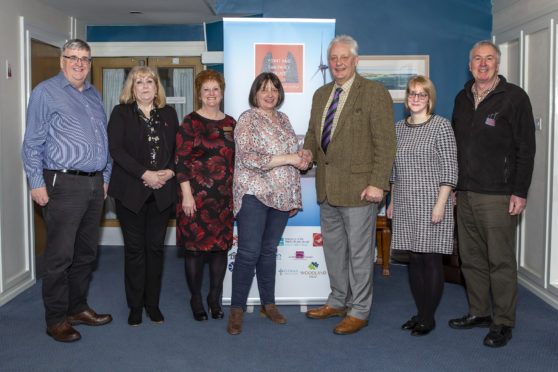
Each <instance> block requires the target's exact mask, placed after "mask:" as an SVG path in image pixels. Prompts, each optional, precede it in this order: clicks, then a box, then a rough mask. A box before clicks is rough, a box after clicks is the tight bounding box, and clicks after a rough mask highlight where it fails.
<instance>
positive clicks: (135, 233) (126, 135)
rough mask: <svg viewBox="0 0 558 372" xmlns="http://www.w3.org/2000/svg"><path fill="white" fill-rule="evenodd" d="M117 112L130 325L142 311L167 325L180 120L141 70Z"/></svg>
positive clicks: (116, 172)
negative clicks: (162, 300)
mask: <svg viewBox="0 0 558 372" xmlns="http://www.w3.org/2000/svg"><path fill="white" fill-rule="evenodd" d="M119 100H120V104H119V105H117V106H115V107H114V109H113V110H112V114H111V116H110V120H109V123H108V141H109V149H110V154H111V156H112V158H113V161H114V165H113V169H112V176H111V180H110V184H109V188H108V194H109V195H110V196H112V197H113V198H114V199H115V202H116V214H117V216H118V219H119V220H120V227H121V229H122V235H123V237H124V250H125V261H124V271H125V288H126V300H127V302H128V306H129V307H130V315H129V317H128V324H129V325H131V326H138V325H140V324H141V321H142V313H143V308H144V307H145V309H146V312H147V315H148V316H149V317H150V318H151V321H152V322H155V323H162V322H163V321H164V317H163V314H162V313H161V311H160V309H159V295H160V292H161V275H162V271H163V247H164V241H165V235H166V232H167V224H168V220H169V217H170V213H171V211H172V207H173V205H174V202H175V200H176V183H175V180H174V147H175V137H176V131H177V130H178V119H177V116H176V111H175V110H174V109H173V108H172V107H170V106H166V97H165V91H164V89H163V86H162V85H161V82H160V80H159V76H158V74H157V72H156V71H154V70H153V69H152V68H151V67H147V66H136V67H134V68H133V69H132V71H130V73H129V74H128V78H127V79H126V81H125V83H124V87H123V88H122V93H121V94H120V99H119Z"/></svg>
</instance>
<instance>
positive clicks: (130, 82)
mask: <svg viewBox="0 0 558 372" xmlns="http://www.w3.org/2000/svg"><path fill="white" fill-rule="evenodd" d="M138 76H149V77H151V78H152V79H153V80H154V81H155V85H156V86H157V91H156V92H155V98H154V99H153V103H154V104H155V105H156V106H157V107H163V106H165V105H166V103H167V96H166V94H165V89H164V88H163V86H162V85H161V82H160V81H159V74H157V71H155V70H154V69H152V68H151V67H149V66H136V67H134V68H133V69H132V71H130V73H129V74H128V77H127V78H126V81H125V82H124V86H123V87H122V92H121V93H120V97H119V98H118V101H119V102H120V103H121V104H125V103H133V102H135V101H136V97H135V96H134V81H136V79H137V77H138Z"/></svg>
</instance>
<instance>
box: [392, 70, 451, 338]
mask: <svg viewBox="0 0 558 372" xmlns="http://www.w3.org/2000/svg"><path fill="white" fill-rule="evenodd" d="M405 98H406V100H405V108H406V109H407V111H409V112H410V116H409V117H407V118H406V119H403V120H400V121H398V122H397V123H396V124H395V134H396V137H397V152H396V155H395V163H394V165H393V169H392V173H391V180H390V183H391V201H390V204H389V206H388V209H387V213H386V214H387V217H388V218H392V219H393V222H392V240H391V248H392V249H399V250H404V251H408V253H409V282H410V285H411V292H412V293H413V298H414V300H415V304H416V307H417V311H418V312H417V314H416V315H415V316H413V317H412V318H411V319H409V320H408V321H407V322H406V323H405V324H403V325H402V326H401V328H402V329H404V330H410V331H411V335H413V336H424V335H427V334H428V333H430V331H432V330H433V329H434V327H435V325H436V322H435V321H434V313H435V311H436V308H437V307H438V303H439V302H440V298H441V296H442V290H443V288H444V268H443V264H442V255H443V254H450V253H451V252H452V250H453V228H454V222H453V203H452V201H451V197H450V195H451V190H452V188H455V185H456V183H457V150H456V145H455V138H454V136H453V130H452V128H451V124H450V122H449V121H448V120H447V119H445V118H443V117H441V116H439V115H436V114H434V105H435V104H436V90H435V89H434V84H432V81H430V79H428V78H427V77H425V76H420V75H419V76H414V77H412V78H411V79H410V80H409V82H408V83H407V89H406V97H405Z"/></svg>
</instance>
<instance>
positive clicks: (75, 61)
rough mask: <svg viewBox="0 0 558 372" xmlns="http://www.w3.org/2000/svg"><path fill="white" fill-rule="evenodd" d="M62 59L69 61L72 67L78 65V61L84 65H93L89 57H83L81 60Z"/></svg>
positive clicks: (72, 58) (71, 57)
mask: <svg viewBox="0 0 558 372" xmlns="http://www.w3.org/2000/svg"><path fill="white" fill-rule="evenodd" d="M62 57H64V58H66V59H69V60H70V63H71V64H72V65H77V63H78V61H80V62H81V63H83V64H84V65H88V64H90V63H91V58H89V57H81V58H79V57H78V56H62Z"/></svg>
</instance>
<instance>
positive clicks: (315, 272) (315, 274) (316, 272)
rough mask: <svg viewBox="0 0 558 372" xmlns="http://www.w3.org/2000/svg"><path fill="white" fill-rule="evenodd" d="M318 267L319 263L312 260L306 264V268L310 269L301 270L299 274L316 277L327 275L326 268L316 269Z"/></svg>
mask: <svg viewBox="0 0 558 372" xmlns="http://www.w3.org/2000/svg"><path fill="white" fill-rule="evenodd" d="M318 267H320V264H319V263H317V262H315V261H312V262H311V263H310V264H309V265H308V269H310V270H301V271H300V275H306V276H307V277H309V278H317V277H318V276H323V275H327V271H326V270H318Z"/></svg>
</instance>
